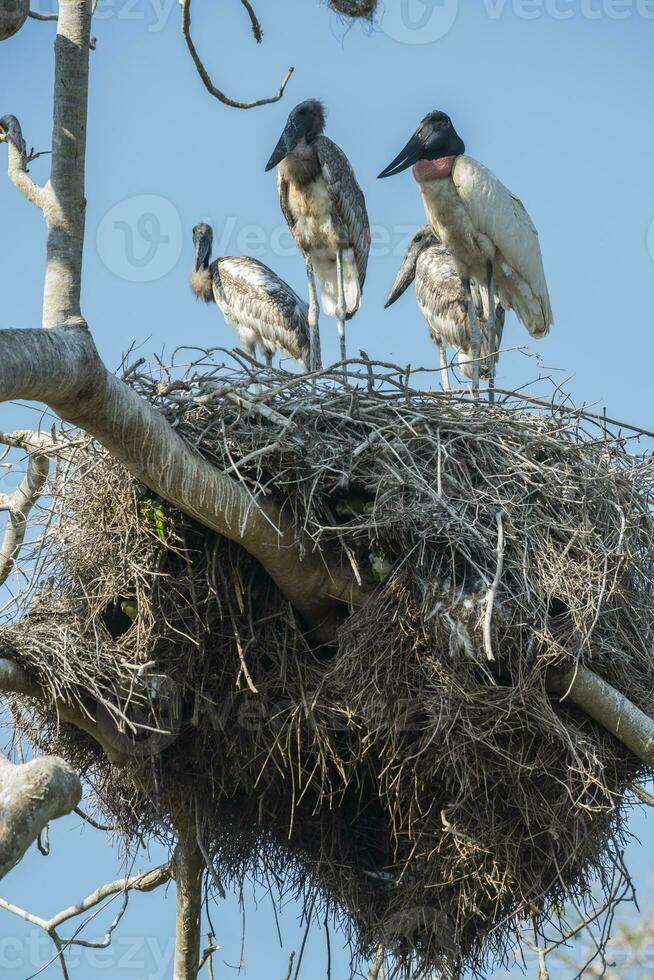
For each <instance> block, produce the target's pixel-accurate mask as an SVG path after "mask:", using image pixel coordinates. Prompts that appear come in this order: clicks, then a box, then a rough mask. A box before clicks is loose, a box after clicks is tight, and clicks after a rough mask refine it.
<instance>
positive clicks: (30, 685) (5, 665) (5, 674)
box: [0, 658, 126, 766]
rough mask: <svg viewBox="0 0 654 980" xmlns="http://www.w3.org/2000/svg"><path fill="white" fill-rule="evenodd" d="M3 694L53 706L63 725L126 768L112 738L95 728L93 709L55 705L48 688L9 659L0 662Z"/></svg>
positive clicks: (97, 727) (123, 758)
mask: <svg viewBox="0 0 654 980" xmlns="http://www.w3.org/2000/svg"><path fill="white" fill-rule="evenodd" d="M0 691H2V692H3V693H4V694H22V695H23V696H24V697H28V698H32V699H33V700H35V701H42V702H44V703H46V704H52V705H53V707H54V708H55V710H56V712H57V716H58V718H59V720H60V721H63V722H64V723H66V724H68V725H74V726H75V727H76V728H79V730H80V731H82V732H86V734H87V735H90V736H91V738H92V739H94V740H95V741H96V742H97V743H98V745H99V746H100V747H101V748H102V750H103V751H104V753H105V754H106V756H107V758H108V759H110V761H111V762H112V763H113V764H114V765H115V766H122V765H124V764H125V762H126V756H125V755H124V754H123V753H121V752H119V751H118V750H117V749H116V748H115V745H114V744H113V742H112V741H111V736H110V734H109V733H108V732H105V731H104V730H103V728H102V727H100V726H99V725H97V724H96V722H95V706H94V705H91V706H89V707H88V708H87V710H86V711H84V710H82V708H81V707H80V706H78V705H71V704H66V703H64V702H62V701H55V702H53V700H52V697H51V695H50V693H49V692H48V690H47V689H46V688H45V687H43V686H41V685H40V684H39V683H38V682H37V681H36V680H35V678H33V677H32V676H31V675H30V674H28V672H27V671H26V670H24V669H23V668H22V667H21V666H19V664H17V663H14V661H13V660H10V659H7V658H4V659H0Z"/></svg>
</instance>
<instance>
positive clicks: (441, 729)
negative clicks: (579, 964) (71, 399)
mask: <svg viewBox="0 0 654 980" xmlns="http://www.w3.org/2000/svg"><path fill="white" fill-rule="evenodd" d="M359 363H360V369H356V368H352V370H351V374H350V380H351V383H350V384H349V385H347V386H344V385H342V384H341V383H340V381H339V380H338V379H337V375H336V374H334V375H333V376H330V375H329V372H326V373H325V374H324V375H322V376H321V377H319V378H318V381H317V382H316V383H315V385H313V384H312V382H311V380H307V379H306V378H305V377H303V376H297V375H296V376H293V375H288V374H286V373H284V372H281V371H266V370H254V369H247V365H245V368H246V370H245V371H243V370H241V369H239V370H229V369H227V368H225V367H216V366H213V364H212V361H211V358H210V357H207V358H205V359H203V360H202V361H201V362H200V363H198V364H196V365H193V366H191V367H190V368H188V370H186V372H185V373H184V372H180V371H179V370H171V371H170V372H169V373H167V374H166V373H164V375H163V376H161V377H157V378H153V377H152V376H150V375H144V374H140V373H138V372H137V371H132V372H130V375H129V380H130V383H131V384H133V385H134V387H135V388H136V389H137V390H138V391H139V393H140V394H141V395H142V396H143V397H145V398H148V399H150V400H151V401H152V402H153V403H154V404H155V405H156V406H157V408H158V409H159V410H160V411H161V412H162V413H163V414H164V415H165V416H166V418H167V419H168V421H169V422H170V424H171V425H173V426H174V427H175V428H176V429H177V431H178V432H179V433H180V434H181V435H182V436H183V437H184V438H185V439H187V440H188V441H189V442H190V443H191V444H192V445H194V446H196V447H197V448H198V450H199V451H200V452H201V453H202V454H203V455H204V456H205V457H206V458H207V459H209V460H210V461H211V462H212V463H214V464H215V465H216V466H219V467H221V468H222V469H223V470H225V471H228V472H230V473H231V474H233V477H234V479H235V480H239V481H242V482H243V484H244V485H246V486H247V487H248V488H249V489H250V492H251V495H252V507H253V508H256V507H257V506H258V503H257V502H258V501H259V500H261V499H262V498H263V497H264V496H266V495H275V496H276V497H277V498H278V499H279V500H283V501H285V502H286V503H285V506H286V507H287V508H288V509H289V511H290V512H291V513H292V514H293V516H294V521H295V525H296V526H297V528H298V535H303V537H304V538H305V539H306V540H308V541H309V542H312V543H313V547H315V548H317V549H321V550H322V549H326V548H329V549H330V553H332V552H333V550H334V549H340V552H341V554H342V555H343V558H344V560H345V561H347V562H348V563H349V565H350V567H351V568H352V574H353V577H355V578H357V579H359V580H360V581H361V582H362V584H363V585H364V586H366V587H367V589H368V591H369V599H368V601H367V602H366V603H365V604H364V605H362V607H361V608H358V609H356V610H353V611H352V613H351V615H350V616H349V617H348V618H347V620H346V621H345V623H344V625H343V626H342V628H341V630H340V632H339V635H338V641H337V643H336V644H334V645H331V646H323V647H321V648H319V649H315V648H310V646H309V644H308V642H307V638H306V637H305V636H304V635H303V631H302V626H301V624H300V623H298V621H297V619H296V617H295V615H294V613H293V611H292V609H290V608H289V605H288V603H287V602H286V601H284V600H283V599H282V598H281V596H280V594H279V593H278V592H277V590H276V588H275V586H274V585H273V584H272V582H271V581H270V579H269V578H268V577H267V576H266V574H265V573H264V572H263V570H262V569H261V567H260V566H259V565H258V564H257V563H256V562H255V561H253V560H252V559H251V558H250V557H249V556H248V555H247V554H246V553H245V552H244V551H242V550H241V549H240V548H239V547H238V546H237V545H234V544H232V543H230V542H227V541H225V540H224V539H222V538H220V537H218V536H216V535H215V534H213V533H211V532H208V531H207V530H206V529H205V528H203V527H200V526H198V525H196V524H194V523H193V522H192V521H191V520H189V519H188V518H186V517H184V516H182V515H180V514H179V513H177V512H175V511H173V510H172V509H171V508H170V507H168V506H167V505H166V504H165V503H164V502H163V501H161V500H159V499H157V498H154V497H153V496H152V495H151V493H150V492H149V491H148V490H147V489H145V488H144V487H143V486H141V485H139V484H138V482H137V481H136V480H134V479H133V478H132V477H131V476H129V475H128V474H127V473H126V472H125V471H124V470H123V469H122V467H121V466H120V465H119V464H117V463H116V462H114V461H113V460H112V459H111V458H109V457H108V456H107V454H106V453H105V452H104V451H102V450H101V449H99V448H98V447H97V446H96V445H94V444H93V443H92V442H88V443H86V444H85V445H83V446H81V447H80V446H79V445H78V446H77V447H76V448H74V449H72V450H69V451H68V452H67V458H66V460H65V461H63V462H60V464H59V466H58V468H57V475H56V477H55V478H54V482H53V484H52V488H51V489H52V498H51V500H52V504H51V511H52V513H50V514H49V515H47V522H46V528H47V534H46V535H45V537H44V539H43V540H42V541H41V544H40V550H39V553H38V560H37V575H36V584H35V586H34V588H33V589H32V591H31V593H30V594H29V595H27V596H24V598H23V602H22V606H21V608H20V609H18V610H17V611H16V614H15V617H14V621H13V623H12V624H11V625H7V626H5V627H4V628H3V629H2V631H1V632H0V655H2V656H7V657H12V658H14V659H15V660H17V661H18V662H19V663H20V664H21V665H22V666H23V667H24V668H25V669H26V670H28V671H29V672H30V673H31V674H33V675H35V676H36V678H37V680H38V682H39V683H40V684H41V685H42V687H43V688H45V689H46V690H47V691H49V692H50V698H51V703H52V705H56V704H61V703H67V704H73V705H74V706H75V708H76V710H77V712H78V713H83V712H87V713H88V714H89V715H93V716H94V718H95V722H96V724H97V726H98V728H99V729H100V730H101V732H102V740H104V742H105V744H106V743H107V742H109V743H111V744H113V745H114V746H115V750H116V754H117V756H118V757H120V758H121V760H122V762H123V765H122V767H121V768H116V767H115V766H113V765H111V764H110V763H109V761H108V760H107V757H106V755H105V754H104V753H103V751H102V749H101V748H100V746H99V745H98V743H97V742H96V741H94V739H93V738H92V737H91V736H90V735H89V734H85V733H83V732H80V731H79V730H78V729H77V728H75V727H72V726H70V725H67V724H64V723H61V724H59V722H58V717H57V711H56V709H55V708H54V707H48V706H47V705H46V706H44V705H43V704H42V705H41V706H40V707H39V706H37V707H34V706H32V707H31V708H30V713H29V717H28V716H27V708H28V702H26V701H25V699H22V700H21V701H20V709H21V712H22V717H23V719H24V725H25V727H26V729H27V730H28V731H29V732H31V734H32V737H33V738H34V739H35V740H36V741H38V743H39V745H40V747H41V748H48V749H49V750H51V751H56V752H57V753H59V754H62V755H63V756H64V757H65V758H67V759H68V760H69V761H71V762H72V763H73V764H74V765H76V766H78V767H79V768H80V770H81V771H83V772H84V773H85V774H86V776H87V778H88V779H89V781H90V782H91V783H92V784H93V785H94V787H95V789H96V792H97V796H98V800H99V801H100V804H101V809H102V810H103V811H104V812H105V814H106V815H107V816H110V818H111V823H112V824H114V825H115V826H116V827H117V828H119V830H120V832H122V834H123V835H124V836H125V837H126V838H128V839H129V840H132V841H136V840H139V839H140V838H141V837H142V836H143V835H155V836H157V837H160V838H163V839H170V836H171V833H172V830H171V828H172V827H173V826H175V825H179V823H180V820H183V821H184V822H185V826H187V827H188V826H191V827H195V828H196V829H197V833H198V837H199V840H200V844H201V849H202V850H203V852H204V853H205V854H206V856H207V857H208V858H209V861H210V863H212V865H213V873H212V880H213V886H214V888H216V889H217V890H220V888H222V886H223V885H227V884H230V883H234V882H237V883H240V882H242V880H243V878H244V877H245V876H246V875H252V876H253V877H255V878H258V879H260V880H263V881H265V882H266V883H267V884H268V885H271V884H273V885H274V886H275V887H276V888H277V889H278V891H279V893H280V894H285V893H289V892H293V893H295V894H297V895H299V896H300V897H304V899H305V900H306V902H307V907H311V909H312V910H313V914H314V915H315V916H316V918H318V917H319V916H320V917H322V918H324V914H325V909H326V907H327V908H328V909H329V911H330V912H331V913H333V914H334V915H335V916H336V918H338V919H339V920H340V922H341V923H342V924H343V926H344V927H345V928H346V930H348V932H349V935H350V937H351V939H352V942H353V944H354V947H355V949H356V950H357V951H359V952H361V953H363V954H366V955H369V954H370V953H371V952H372V951H373V950H375V949H377V948H378V947H379V945H380V944H381V945H382V946H384V947H385V948H386V949H387V950H389V951H390V953H391V954H392V956H393V957H395V960H396V963H397V964H398V966H399V969H400V975H404V976H407V977H412V978H415V977H418V976H421V975H428V974H429V971H430V970H433V969H435V968H438V969H441V970H446V969H447V970H449V971H450V975H452V976H456V975H458V974H459V973H460V971H461V970H463V968H464V967H465V968H471V969H472V970H473V971H478V972H481V971H483V969H484V968H485V964H488V963H489V962H496V961H497V960H501V959H502V958H503V957H506V956H507V955H508V951H509V950H510V948H511V947H512V945H513V943H514V942H515V937H516V934H517V933H518V932H519V929H520V926H521V924H523V923H524V922H525V920H527V919H528V920H530V921H531V922H532V923H533V925H534V927H535V929H536V935H541V934H543V935H544V934H546V933H547V932H548V927H549V926H550V925H551V923H552V921H553V920H554V921H555V922H556V921H557V918H558V916H559V910H560V908H561V907H562V904H563V903H564V902H565V900H566V897H567V896H569V895H572V896H573V897H574V898H575V900H576V901H577V903H578V904H579V903H580V904H583V903H584V902H586V901H588V900H589V898H590V891H591V886H592V885H595V886H598V887H599V889H600V891H601V890H602V888H604V889H606V890H607V891H610V887H611V881H612V869H613V865H614V863H615V862H616V861H617V860H618V858H617V855H618V853H619V848H620V845H621V841H622V838H623V834H624V826H623V818H624V811H625V806H626V803H625V799H624V795H625V792H626V789H627V787H628V786H629V784H630V783H632V782H633V781H634V780H637V779H639V778H641V777H642V776H644V775H646V774H647V773H646V767H645V766H644V765H643V763H642V762H640V761H639V760H638V759H637V758H636V757H635V756H634V755H632V754H631V753H630V752H629V750H628V749H626V748H625V746H624V745H623V744H622V743H621V742H619V741H617V740H616V739H615V738H614V737H613V736H612V735H610V734H609V733H608V732H607V731H605V730H604V729H603V728H602V727H601V726H600V725H598V724H596V723H595V722H593V721H592V720H590V719H589V718H588V717H587V716H585V715H584V714H583V713H582V712H581V711H579V710H578V709H576V708H575V707H574V706H573V705H570V704H568V703H566V701H565V700H563V701H561V700H560V698H559V696H555V695H552V694H551V693H548V676H549V675H550V673H551V672H552V671H553V670H557V671H560V672H563V673H565V672H567V671H569V670H571V669H574V668H576V667H584V666H585V667H590V668H592V670H593V671H594V672H595V673H596V674H597V675H598V676H599V677H601V678H603V679H604V680H605V681H607V682H609V683H610V684H612V685H613V686H614V687H615V688H617V689H618V690H619V691H620V692H621V693H622V694H624V695H625V696H627V697H628V698H629V699H630V700H631V701H632V702H633V703H634V704H635V705H637V706H638V707H639V708H641V709H642V710H643V711H645V712H647V713H648V714H650V715H651V714H652V713H653V712H654V704H653V696H652V690H653V689H654V659H653V657H652V641H653V639H654V621H653V611H652V610H653V604H652V589H653V585H652V582H653V578H652V559H653V558H654V525H653V523H652V518H651V514H650V509H649V507H650V499H651V490H652V473H651V467H650V465H649V464H648V462H647V461H646V460H644V459H642V458H640V457H637V456H632V455H630V453H629V452H628V447H627V444H626V443H625V441H624V440H623V439H621V438H620V437H619V435H611V433H610V432H608V431H606V430H604V429H603V428H601V427H597V428H595V427H594V426H593V425H591V424H590V423H588V422H587V421H584V419H583V417H582V416H581V415H580V414H578V413H566V412H565V411H553V410H550V411H545V410H543V411H541V412H534V411H532V412H527V411H526V410H525V408H524V406H523V405H520V404H519V403H517V401H515V400H514V401H513V402H511V403H508V402H507V403H506V404H504V405H502V406H497V407H489V406H488V405H481V406H476V405H473V404H471V403H470V402H468V401H466V400H463V399H460V400H457V398H456V397H455V396H451V397H446V396H442V395H439V394H433V393H426V392H421V391H416V390H413V389H412V388H411V387H410V385H411V377H410V376H409V375H408V374H405V373H404V372H402V371H399V369H393V368H392V367H390V366H388V365H384V366H380V365H371V364H369V363H365V362H359ZM254 382H256V383H258V384H259V385H261V386H262V390H261V391H258V392H257V393H256V394H255V393H254V390H255V389H254ZM357 385H358V386H357Z"/></svg>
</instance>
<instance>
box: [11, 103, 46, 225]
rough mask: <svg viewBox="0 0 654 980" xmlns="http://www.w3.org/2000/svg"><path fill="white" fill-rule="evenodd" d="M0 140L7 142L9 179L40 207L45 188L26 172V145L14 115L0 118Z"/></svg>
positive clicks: (27, 158) (43, 198)
mask: <svg viewBox="0 0 654 980" xmlns="http://www.w3.org/2000/svg"><path fill="white" fill-rule="evenodd" d="M0 142H2V143H6V144H7V172H8V174H9V179H10V180H11V181H12V183H13V184H14V185H15V187H16V188H17V189H18V190H19V191H20V192H21V194H22V195H23V197H26V198H27V200H28V201H31V202H32V204H35V205H36V206H37V207H38V208H42V207H43V202H44V200H45V189H44V188H43V187H39V185H38V184H36V183H35V182H34V181H33V180H32V178H31V177H30V175H29V174H28V172H27V164H28V161H29V157H28V153H27V147H26V146H25V140H24V139H23V132H22V130H21V128H20V123H19V122H18V120H17V119H16V117H15V116H3V117H2V119H0Z"/></svg>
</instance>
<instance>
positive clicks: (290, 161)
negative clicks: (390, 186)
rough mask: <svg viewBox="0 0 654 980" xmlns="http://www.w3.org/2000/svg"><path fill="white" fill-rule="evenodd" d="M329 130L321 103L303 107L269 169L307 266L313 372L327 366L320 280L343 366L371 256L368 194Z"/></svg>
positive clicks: (310, 102) (292, 117) (292, 116)
mask: <svg viewBox="0 0 654 980" xmlns="http://www.w3.org/2000/svg"><path fill="white" fill-rule="evenodd" d="M324 128H325V109H324V107H323V105H322V103H321V102H318V101H317V100H316V99H309V100H308V101H307V102H302V103H300V105H297V106H296V107H295V108H294V109H293V111H292V112H291V114H290V116H289V117H288V121H287V123H286V126H285V128H284V132H283V133H282V135H281V137H280V139H279V142H278V143H277V146H276V147H275V149H274V150H273V153H272V156H271V157H270V160H269V161H268V164H267V166H266V171H269V170H272V168H273V167H277V187H278V191H279V201H280V204H281V208H282V212H283V214H284V217H285V218H286V222H287V224H288V227H289V229H290V231H291V234H292V235H293V238H294V239H295V242H296V244H297V246H298V248H299V249H300V251H301V253H302V255H303V256H304V260H305V262H306V268H307V281H308V285H309V334H310V343H311V352H312V354H311V369H312V370H317V369H318V368H319V367H320V334H319V330H318V299H317V293H316V281H315V276H316V275H317V276H318V280H319V281H320V294H321V299H322V308H323V312H324V313H325V315H326V316H335V317H336V322H337V326H338V336H339V339H340V345H341V360H343V361H344V360H345V358H346V356H347V352H346V348H345V321H346V320H349V319H351V318H352V317H353V316H354V314H355V313H356V312H357V310H358V309H359V306H360V304H361V291H362V289H363V284H364V282H365V278H366V269H367V266H368V252H369V251H370V224H369V222H368V212H367V211H366V201H365V198H364V196H363V192H362V190H361V188H360V187H359V185H358V183H357V179H356V177H355V176H354V171H353V170H352V167H351V166H350V162H349V160H348V159H347V157H346V156H345V154H344V153H343V151H342V150H341V149H340V148H339V147H338V146H336V144H335V143H332V141H331V140H330V139H329V138H328V137H327V136H325V135H324V133H323V130H324Z"/></svg>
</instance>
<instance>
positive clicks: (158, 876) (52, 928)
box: [0, 864, 171, 980]
mask: <svg viewBox="0 0 654 980" xmlns="http://www.w3.org/2000/svg"><path fill="white" fill-rule="evenodd" d="M170 878H171V865H170V864H162V865H160V866H159V867H158V868H154V869H153V870H152V871H146V872H145V873H144V874H138V875H128V876H127V877H125V878H119V879H118V880H117V881H112V882H110V883H109V884H106V885H101V886H100V887H99V888H97V889H96V890H95V891H94V892H92V893H91V894H90V895H88V896H87V897H86V898H85V899H83V900H82V901H81V902H78V903H77V904H76V905H71V906H69V907H68V908H67V909H64V910H63V911H62V912H58V913H57V914H56V915H53V916H52V918H51V919H43V918H41V916H38V915H34V914H33V913H32V912H27V911H26V910H25V909H22V908H20V907H19V906H18V905H13V904H12V903H11V902H7V901H6V900H5V899H4V898H0V909H4V910H5V911H6V912H12V913H13V914H14V915H17V916H18V917H19V918H21V919H23V920H24V921H25V922H29V923H30V924H31V925H34V926H38V927H39V928H40V929H43V931H44V932H46V933H47V934H48V936H50V939H52V942H53V943H54V946H55V950H56V956H55V958H58V959H59V963H60V965H61V970H62V973H63V976H64V978H65V980H68V976H69V975H68V968H67V966H66V961H65V959H64V953H65V951H66V949H67V948H68V947H69V946H84V947H86V948H87V949H106V948H107V947H108V946H110V945H111V939H112V936H113V933H114V931H115V929H116V927H117V926H118V923H119V922H120V920H121V919H122V917H123V915H124V913H125V910H126V908H127V901H128V898H129V893H130V892H132V891H139V892H151V891H153V890H154V889H155V888H159V887H160V885H164V884H166V883H167V882H168V881H170ZM121 894H122V896H123V901H122V904H121V907H120V909H119V910H118V912H117V913H116V915H115V916H114V918H113V921H112V922H111V924H110V925H109V928H108V929H107V931H106V932H105V934H104V936H103V938H102V939H98V940H89V939H81V938H79V933H80V931H81V929H82V928H83V927H84V925H85V924H86V923H82V925H80V926H78V927H77V929H76V930H75V933H74V935H73V936H72V938H71V939H65V938H62V936H61V935H60V934H59V928H60V926H62V925H63V924H64V923H66V922H68V921H69V920H70V919H74V918H76V917H77V916H80V915H84V914H85V913H91V914H90V915H89V916H88V919H87V920H86V921H87V922H88V921H90V920H91V919H92V918H93V917H94V913H93V911H92V910H93V909H96V908H97V906H98V905H100V904H101V903H102V902H106V901H107V900H108V899H111V898H112V897H113V896H114V895H121Z"/></svg>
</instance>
